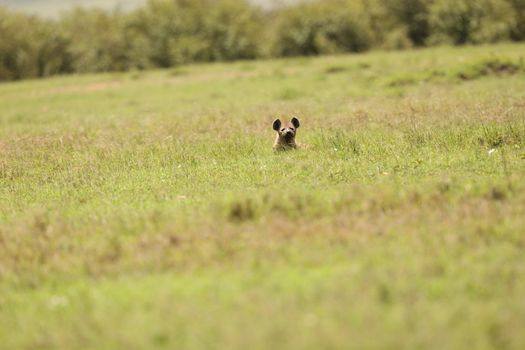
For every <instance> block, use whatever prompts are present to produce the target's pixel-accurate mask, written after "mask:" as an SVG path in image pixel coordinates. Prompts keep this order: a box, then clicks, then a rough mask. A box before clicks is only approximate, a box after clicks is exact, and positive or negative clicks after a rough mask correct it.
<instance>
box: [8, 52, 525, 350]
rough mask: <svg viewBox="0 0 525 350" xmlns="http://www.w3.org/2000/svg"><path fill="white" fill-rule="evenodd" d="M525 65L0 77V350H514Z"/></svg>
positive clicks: (282, 63) (516, 56)
mask: <svg viewBox="0 0 525 350" xmlns="http://www.w3.org/2000/svg"><path fill="white" fill-rule="evenodd" d="M524 57H525V45H510V44H509V45H498V46H483V47H464V48H454V49H451V48H434V49H426V50H418V51H411V52H392V53H383V52H375V53H369V54H364V55H353V56H334V57H324V58H312V59H307V58H298V59H287V60H273V61H261V62H239V63H234V64H214V65H194V66H185V67H180V68H176V69H172V70H164V71H154V72H130V73H119V74H104V75H83V76H70V77H59V78H53V79H48V80H42V81H24V82H17V83H9V84H2V85H0V106H1V110H0V343H1V344H2V345H1V347H2V348H3V349H4V348H5V349H116V348H125V349H146V348H148V349H149V348H177V349H181V348H184V349H202V348H209V349H247V348H248V349H271V348H275V349H284V348H290V349H363V348H392V349H401V348H402V349H416V348H417V349H523V348H524V347H525V297H524V296H525V255H524V248H525V181H524V180H523V179H524V177H525V79H524V77H525V63H524ZM293 114H296V115H298V116H299V117H300V119H301V121H302V126H301V128H300V129H299V133H298V136H297V138H298V141H300V142H305V143H308V144H309V145H310V148H309V149H308V150H300V151H293V152H284V153H279V154H274V153H273V152H272V150H271V146H272V142H273V139H274V132H273V130H272V129H271V124H272V121H273V119H274V118H275V117H276V116H280V117H282V118H286V117H289V116H291V115H293Z"/></svg>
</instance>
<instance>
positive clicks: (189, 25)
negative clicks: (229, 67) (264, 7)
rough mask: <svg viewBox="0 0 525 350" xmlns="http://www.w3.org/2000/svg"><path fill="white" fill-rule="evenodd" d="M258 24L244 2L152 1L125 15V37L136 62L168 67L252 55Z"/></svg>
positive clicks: (252, 12) (256, 39) (252, 56)
mask: <svg viewBox="0 0 525 350" xmlns="http://www.w3.org/2000/svg"><path fill="white" fill-rule="evenodd" d="M262 28H263V25H262V22H261V16H260V14H259V13H258V12H257V11H256V10H255V8H253V7H251V6H249V5H248V4H247V3H246V2H245V1H236V0H218V1H212V0H193V1H189V0H174V1H166V0H151V1H150V2H149V3H148V4H147V6H146V7H145V8H143V9H141V10H138V11H136V13H134V14H132V15H131V16H130V20H129V22H128V25H127V28H126V37H127V38H128V40H127V42H131V43H132V44H131V47H130V50H129V52H130V53H131V57H132V58H133V59H132V60H133V61H135V62H140V66H148V65H153V66H159V67H171V66H173V65H176V64H181V63H187V62H195V61H222V60H234V59H248V58H255V57H257V56H258V55H259V51H258V48H259V46H258V42H259V38H260V31H261V29H262ZM144 52H147V54H146V55H144ZM141 53H142V54H141ZM137 58H138V59H137Z"/></svg>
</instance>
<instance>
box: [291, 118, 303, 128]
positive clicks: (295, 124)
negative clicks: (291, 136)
mask: <svg viewBox="0 0 525 350" xmlns="http://www.w3.org/2000/svg"><path fill="white" fill-rule="evenodd" d="M292 124H293V126H295V128H296V129H298V128H299V127H300V126H301V123H300V122H299V119H297V117H293V118H292Z"/></svg>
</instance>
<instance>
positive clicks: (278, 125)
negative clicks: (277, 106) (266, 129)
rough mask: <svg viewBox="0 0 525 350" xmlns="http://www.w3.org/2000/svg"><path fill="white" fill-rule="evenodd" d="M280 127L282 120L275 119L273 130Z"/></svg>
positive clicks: (277, 129)
mask: <svg viewBox="0 0 525 350" xmlns="http://www.w3.org/2000/svg"><path fill="white" fill-rule="evenodd" d="M280 128H281V120H280V119H279V118H277V119H275V120H274V121H273V130H275V131H279V129H280Z"/></svg>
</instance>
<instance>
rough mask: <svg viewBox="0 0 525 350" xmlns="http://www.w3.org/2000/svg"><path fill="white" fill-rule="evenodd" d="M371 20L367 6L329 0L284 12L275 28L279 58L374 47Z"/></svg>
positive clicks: (353, 2) (359, 3) (339, 0)
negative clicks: (372, 44) (366, 10)
mask: <svg viewBox="0 0 525 350" xmlns="http://www.w3.org/2000/svg"><path fill="white" fill-rule="evenodd" d="M368 20H369V18H368V16H367V14H366V12H365V7H364V6H363V3H361V2H359V1H348V0H325V1H317V2H312V3H306V4H302V5H298V6H294V7H291V8H287V9H284V10H283V11H282V12H281V13H279V15H278V18H277V24H276V26H275V31H276V32H275V33H276V34H275V38H274V45H273V46H274V49H273V52H274V54H275V55H277V56H299V55H319V54H332V53H339V52H359V51H364V50H366V49H368V48H369V47H370V45H371V41H372V34H371V28H370V24H369V21H368Z"/></svg>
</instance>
